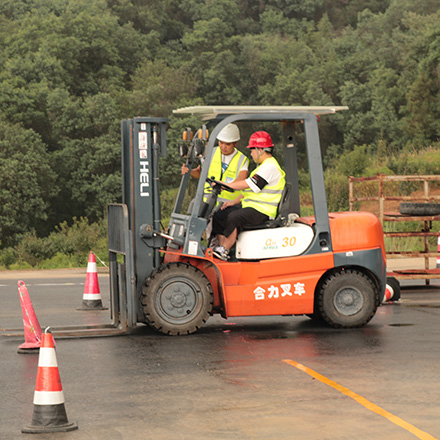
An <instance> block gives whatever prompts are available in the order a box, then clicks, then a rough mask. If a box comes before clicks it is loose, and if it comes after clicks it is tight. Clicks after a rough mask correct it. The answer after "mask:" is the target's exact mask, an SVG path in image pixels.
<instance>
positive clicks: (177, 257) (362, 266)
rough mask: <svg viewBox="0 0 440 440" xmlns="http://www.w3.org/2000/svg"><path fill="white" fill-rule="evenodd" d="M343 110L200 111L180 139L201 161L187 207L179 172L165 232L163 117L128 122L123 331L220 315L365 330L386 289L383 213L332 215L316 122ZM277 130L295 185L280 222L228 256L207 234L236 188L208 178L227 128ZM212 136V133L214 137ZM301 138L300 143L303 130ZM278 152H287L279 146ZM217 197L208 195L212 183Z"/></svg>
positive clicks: (112, 242)
mask: <svg viewBox="0 0 440 440" xmlns="http://www.w3.org/2000/svg"><path fill="white" fill-rule="evenodd" d="M346 109H347V108H346V107H288V106H282V107H267V106H262V107H256V106H239V107H238V106H195V107H186V108H181V109H178V110H175V111H174V114H176V115H188V114H191V115H195V116H198V117H199V118H200V121H201V124H202V128H201V129H200V130H199V131H198V132H197V133H198V134H199V135H198V136H194V138H192V137H191V136H190V133H189V131H188V133H187V136H186V141H183V142H181V143H180V145H179V147H180V150H181V153H182V155H183V156H184V157H186V165H187V166H188V168H189V169H192V167H193V166H194V165H195V164H197V163H198V161H200V159H201V158H202V157H203V158H204V162H203V163H204V166H203V167H202V168H201V175H200V179H199V181H198V185H197V191H196V194H195V197H194V200H193V203H191V205H190V210H189V212H185V213H184V212H182V211H183V204H184V203H183V201H184V197H185V194H186V192H187V190H188V183H189V179H190V174H189V173H187V174H185V175H183V176H182V179H181V184H180V188H179V192H178V195H177V199H176V202H175V205H174V209H173V212H172V214H171V217H170V221H169V225H168V227H167V228H166V229H165V228H163V227H162V222H161V220H162V219H161V205H160V197H159V181H160V176H159V159H160V158H161V157H166V149H167V138H166V131H167V124H168V119H166V118H148V117H136V118H133V119H129V120H125V121H123V122H122V130H121V134H122V168H123V169H122V172H123V203H122V204H112V205H110V206H109V212H108V222H109V256H110V287H111V301H112V313H113V314H114V318H117V319H118V320H119V321H120V322H123V325H124V326H125V327H126V328H131V327H134V326H136V325H137V324H138V323H146V324H148V325H150V326H151V327H152V328H154V329H155V330H157V331H158V332H161V333H164V334H167V335H186V334H190V333H193V332H196V331H197V330H198V329H199V328H200V327H201V326H202V325H203V324H204V323H205V322H206V321H207V319H208V318H209V316H211V315H212V314H220V315H221V316H222V317H223V318H230V317H239V316H240V317H243V316H269V315H283V316H286V315H307V316H309V317H310V318H312V319H316V320H319V321H323V322H325V323H327V324H328V325H330V326H332V327H335V328H353V327H361V326H364V325H365V324H367V323H368V322H369V321H370V320H371V319H372V318H373V316H374V315H375V313H376V310H377V307H378V306H379V305H380V304H381V302H382V300H383V298H384V293H385V287H386V282H387V279H386V261H385V246H384V238H383V232H382V227H381V224H380V222H379V220H378V218H377V217H376V216H375V215H373V214H371V213H367V212H340V213H329V212H328V210H327V201H326V191H325V185H324V173H323V167H322V160H321V148H320V142H319V134H318V117H321V118H322V117H330V116H325V115H331V114H334V113H335V112H337V111H339V110H346ZM255 122H258V123H263V124H266V123H269V122H270V123H273V122H276V123H279V124H280V126H281V129H280V130H282V138H283V141H282V142H283V145H282V153H283V157H284V163H283V162H282V161H281V162H280V165H281V166H282V167H283V169H284V171H285V173H286V188H285V190H284V192H283V196H282V199H281V202H280V204H279V206H278V215H277V217H276V218H275V219H274V220H270V221H268V222H266V223H265V224H262V225H259V226H258V227H253V228H252V229H249V230H245V231H242V232H241V233H240V234H239V236H238V239H237V242H236V244H235V247H234V248H232V249H231V252H230V255H231V258H230V259H229V260H228V261H222V260H220V259H217V258H215V257H214V255H213V251H212V249H211V248H210V247H208V245H207V244H206V240H204V237H205V229H206V227H207V224H208V222H209V220H210V218H211V217H212V215H213V212H215V210H216V209H218V207H217V206H218V204H217V197H218V194H219V193H220V192H221V191H222V190H228V186H227V185H226V184H225V183H223V182H219V181H213V180H211V179H210V176H208V170H209V163H210V161H211V159H212V157H213V151H214V148H215V142H216V138H217V135H218V133H219V132H220V131H221V130H222V129H223V128H224V127H225V126H226V125H228V124H230V123H235V124H241V123H255ZM208 131H210V135H209V137H208V135H207V133H208ZM298 133H299V137H300V138H301V142H297V141H296V138H297V134H298ZM277 150H278V152H280V151H281V147H280V146H278V145H277ZM298 155H302V156H301V157H305V158H307V163H308V175H309V178H310V187H311V192H312V197H313V215H309V216H304V217H303V216H301V203H300V195H299V189H298V187H299V185H298V180H299V172H298ZM206 181H208V182H210V183H211V184H212V192H211V194H210V195H209V196H208V198H206V197H205V198H204V187H205V182H206Z"/></svg>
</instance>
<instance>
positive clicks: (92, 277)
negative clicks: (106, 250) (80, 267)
mask: <svg viewBox="0 0 440 440" xmlns="http://www.w3.org/2000/svg"><path fill="white" fill-rule="evenodd" d="M107 309H108V307H103V305H102V298H101V291H100V290H99V282H98V272H97V270H96V258H95V254H94V253H93V252H90V254H89V262H88V264H87V275H86V284H85V286H84V294H83V302H82V307H78V308H77V310H107Z"/></svg>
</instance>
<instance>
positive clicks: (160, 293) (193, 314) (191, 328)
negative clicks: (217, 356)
mask: <svg viewBox="0 0 440 440" xmlns="http://www.w3.org/2000/svg"><path fill="white" fill-rule="evenodd" d="M213 302H214V296H213V292H212V286H211V284H210V283H209V281H208V279H207V278H206V276H205V275H204V274H203V272H201V271H200V270H199V269H197V268H196V267H194V266H191V265H190V264H186V263H168V264H165V265H162V266H160V267H159V268H158V269H156V270H155V271H154V272H153V273H152V274H151V276H150V277H149V278H147V279H146V280H145V283H144V288H143V291H142V305H143V309H144V314H145V317H146V319H147V322H148V324H149V325H150V326H151V327H153V328H154V329H155V330H157V331H159V332H161V333H165V334H167V335H186V334H190V333H194V332H195V331H197V330H198V329H199V328H200V327H201V326H202V325H203V324H204V323H205V322H206V321H207V320H208V318H209V316H210V315H211V313H212V305H213Z"/></svg>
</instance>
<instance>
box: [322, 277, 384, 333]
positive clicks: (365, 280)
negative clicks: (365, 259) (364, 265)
mask: <svg viewBox="0 0 440 440" xmlns="http://www.w3.org/2000/svg"><path fill="white" fill-rule="evenodd" d="M318 295H319V296H318V301H317V303H318V307H319V314H320V316H321V317H322V318H323V319H324V321H326V322H327V323H328V324H329V325H330V326H332V327H334V328H353V327H362V326H364V325H365V324H367V322H369V321H370V320H371V318H372V317H373V316H374V314H375V313H376V310H377V307H378V304H379V292H378V289H377V288H376V287H375V285H374V283H373V282H372V280H371V279H370V278H369V277H368V276H366V275H365V274H364V273H362V272H360V271H358V270H355V269H347V270H340V271H339V272H336V273H333V274H331V275H330V276H329V277H328V278H327V280H326V281H325V282H324V284H323V285H322V287H321V289H320V291H319V293H318Z"/></svg>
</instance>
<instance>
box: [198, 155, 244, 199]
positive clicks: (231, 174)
mask: <svg viewBox="0 0 440 440" xmlns="http://www.w3.org/2000/svg"><path fill="white" fill-rule="evenodd" d="M245 161H246V163H247V164H248V166H249V159H248V158H247V157H246V156H245V155H244V154H243V153H241V152H240V151H238V150H236V153H235V155H234V157H233V158H232V159H231V161H230V162H229V165H228V168H227V169H226V171H225V172H224V173H223V174H222V151H221V150H220V148H219V147H216V148H215V150H214V154H213V157H212V161H211V165H210V167H209V171H208V177H210V178H212V177H213V176H214V179H215V180H221V181H222V182H225V183H228V182H233V181H234V180H236V179H237V178H238V175H239V173H240V170H241V167H242V166H243V164H244V163H245ZM211 190H212V187H211V185H210V184H209V183H205V192H204V200H205V201H206V197H207V196H208V194H209V193H210V192H211ZM239 195H240V191H235V192H229V191H222V192H221V193H220V194H219V196H218V198H217V203H219V202H226V201H227V200H234V199H235V198H236V197H237V196H239Z"/></svg>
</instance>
